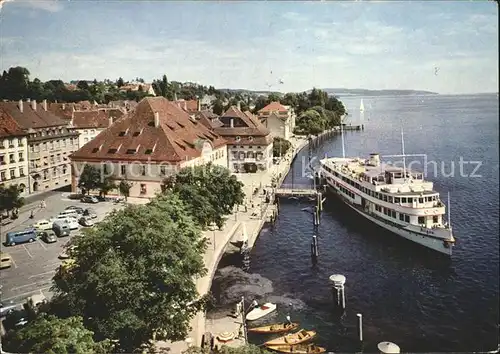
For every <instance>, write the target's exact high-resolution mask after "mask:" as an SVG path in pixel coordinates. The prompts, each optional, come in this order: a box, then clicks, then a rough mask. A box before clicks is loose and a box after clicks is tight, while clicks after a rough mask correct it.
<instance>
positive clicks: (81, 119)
mask: <svg viewBox="0 0 500 354" xmlns="http://www.w3.org/2000/svg"><path fill="white" fill-rule="evenodd" d="M110 118H111V119H113V118H112V115H110V113H109V112H106V111H104V110H96V111H76V112H74V113H73V126H74V127H75V128H77V129H83V128H97V129H102V128H107V127H109V126H110Z"/></svg>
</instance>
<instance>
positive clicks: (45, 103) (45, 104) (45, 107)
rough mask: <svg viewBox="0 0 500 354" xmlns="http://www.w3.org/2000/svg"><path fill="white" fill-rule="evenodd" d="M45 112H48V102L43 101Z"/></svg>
mask: <svg viewBox="0 0 500 354" xmlns="http://www.w3.org/2000/svg"><path fill="white" fill-rule="evenodd" d="M43 110H44V111H47V100H43Z"/></svg>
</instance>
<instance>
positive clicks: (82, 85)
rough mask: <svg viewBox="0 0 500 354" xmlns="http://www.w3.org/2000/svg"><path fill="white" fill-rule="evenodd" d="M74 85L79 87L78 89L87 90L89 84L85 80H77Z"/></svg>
mask: <svg viewBox="0 0 500 354" xmlns="http://www.w3.org/2000/svg"><path fill="white" fill-rule="evenodd" d="M76 87H77V88H79V89H80V90H88V89H89V84H88V83H87V81H83V80H82V81H78V83H77V84H76Z"/></svg>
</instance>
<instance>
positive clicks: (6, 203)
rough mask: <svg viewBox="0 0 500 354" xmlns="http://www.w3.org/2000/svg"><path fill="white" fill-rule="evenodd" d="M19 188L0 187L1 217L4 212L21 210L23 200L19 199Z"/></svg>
mask: <svg viewBox="0 0 500 354" xmlns="http://www.w3.org/2000/svg"><path fill="white" fill-rule="evenodd" d="M21 192H22V190H21V188H20V187H19V186H18V185H17V184H15V185H10V186H8V187H7V188H5V187H4V186H3V185H0V212H1V214H2V215H3V214H4V213H5V212H6V211H7V212H10V211H12V212H13V214H12V216H14V210H17V209H19V208H21V207H22V206H23V205H24V198H23V197H21Z"/></svg>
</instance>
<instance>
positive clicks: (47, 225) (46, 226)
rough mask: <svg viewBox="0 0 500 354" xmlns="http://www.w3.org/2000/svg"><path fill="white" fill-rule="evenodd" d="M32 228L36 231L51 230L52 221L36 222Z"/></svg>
mask: <svg viewBox="0 0 500 354" xmlns="http://www.w3.org/2000/svg"><path fill="white" fill-rule="evenodd" d="M33 227H34V228H35V229H38V230H51V229H52V221H51V220H46V219H42V220H38V221H37V222H36V223H35V224H33Z"/></svg>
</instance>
